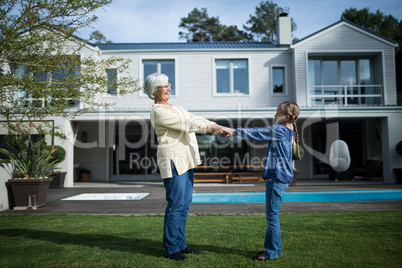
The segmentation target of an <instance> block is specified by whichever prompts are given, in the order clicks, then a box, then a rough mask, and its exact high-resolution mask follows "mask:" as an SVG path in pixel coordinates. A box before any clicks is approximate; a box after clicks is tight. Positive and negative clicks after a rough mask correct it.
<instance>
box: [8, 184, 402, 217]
mask: <svg viewBox="0 0 402 268" xmlns="http://www.w3.org/2000/svg"><path fill="white" fill-rule="evenodd" d="M366 189H402V185H401V184H384V183H382V181H378V180H372V181H362V180H356V181H338V182H335V181H329V180H323V181H317V180H314V181H313V180H300V181H298V182H297V185H296V186H290V187H289V188H288V190H287V191H325V190H366ZM263 191H265V183H264V182H258V183H243V184H224V183H196V184H195V185H194V192H263ZM144 192H146V193H149V195H148V196H146V197H145V198H143V199H141V200H102V201H93V200H91V201H62V200H61V199H63V198H66V197H70V196H74V195H78V194H83V193H144ZM165 206H166V200H165V190H164V187H163V184H162V182H115V183H96V182H76V183H74V187H71V188H62V189H54V188H51V189H49V192H48V196H47V202H46V206H45V207H43V208H40V209H38V210H20V211H14V210H7V211H3V212H1V213H0V215H21V214H35V215H43V214H73V215H76V214H88V215H145V214H148V215H159V214H164V210H165ZM395 209H402V200H399V201H356V202H313V203H312V202H300V203H283V204H282V206H281V213H303V212H325V211H375V210H395ZM189 213H190V214H224V215H233V214H247V215H263V214H265V204H264V203H220V204H200V203H193V204H192V205H191V207H190V212H189Z"/></svg>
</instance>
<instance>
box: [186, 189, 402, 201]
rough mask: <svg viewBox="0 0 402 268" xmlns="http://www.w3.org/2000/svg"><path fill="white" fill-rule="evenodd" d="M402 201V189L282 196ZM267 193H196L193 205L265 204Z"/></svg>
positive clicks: (286, 198)
mask: <svg viewBox="0 0 402 268" xmlns="http://www.w3.org/2000/svg"><path fill="white" fill-rule="evenodd" d="M376 200H402V189H385V190H344V191H288V192H285V193H284V194H283V195H282V203H286V202H345V201H376ZM264 202H265V192H221V193H194V194H193V203H264Z"/></svg>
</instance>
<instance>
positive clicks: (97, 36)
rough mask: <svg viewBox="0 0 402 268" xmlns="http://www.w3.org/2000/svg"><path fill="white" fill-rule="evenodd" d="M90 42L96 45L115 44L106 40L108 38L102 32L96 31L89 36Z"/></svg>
mask: <svg viewBox="0 0 402 268" xmlns="http://www.w3.org/2000/svg"><path fill="white" fill-rule="evenodd" d="M89 41H95V44H102V43H113V42H112V41H110V40H106V36H104V35H103V34H102V33H101V32H100V31H98V30H96V31H93V32H92V33H91V35H90V36H89Z"/></svg>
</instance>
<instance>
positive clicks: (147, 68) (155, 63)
mask: <svg viewBox="0 0 402 268" xmlns="http://www.w3.org/2000/svg"><path fill="white" fill-rule="evenodd" d="M142 63H143V67H144V81H145V78H147V76H148V75H150V74H153V73H161V74H166V75H167V76H168V77H169V83H170V84H172V86H171V91H170V95H176V81H175V80H176V76H175V62H174V60H144V61H143V62H142Z"/></svg>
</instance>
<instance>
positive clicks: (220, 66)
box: [215, 60, 249, 94]
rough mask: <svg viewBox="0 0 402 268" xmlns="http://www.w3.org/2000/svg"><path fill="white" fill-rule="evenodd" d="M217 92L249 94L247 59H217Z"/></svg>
mask: <svg viewBox="0 0 402 268" xmlns="http://www.w3.org/2000/svg"><path fill="white" fill-rule="evenodd" d="M215 68H216V93H219V94H249V89H248V84H249V83H248V62H247V60H216V61H215Z"/></svg>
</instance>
